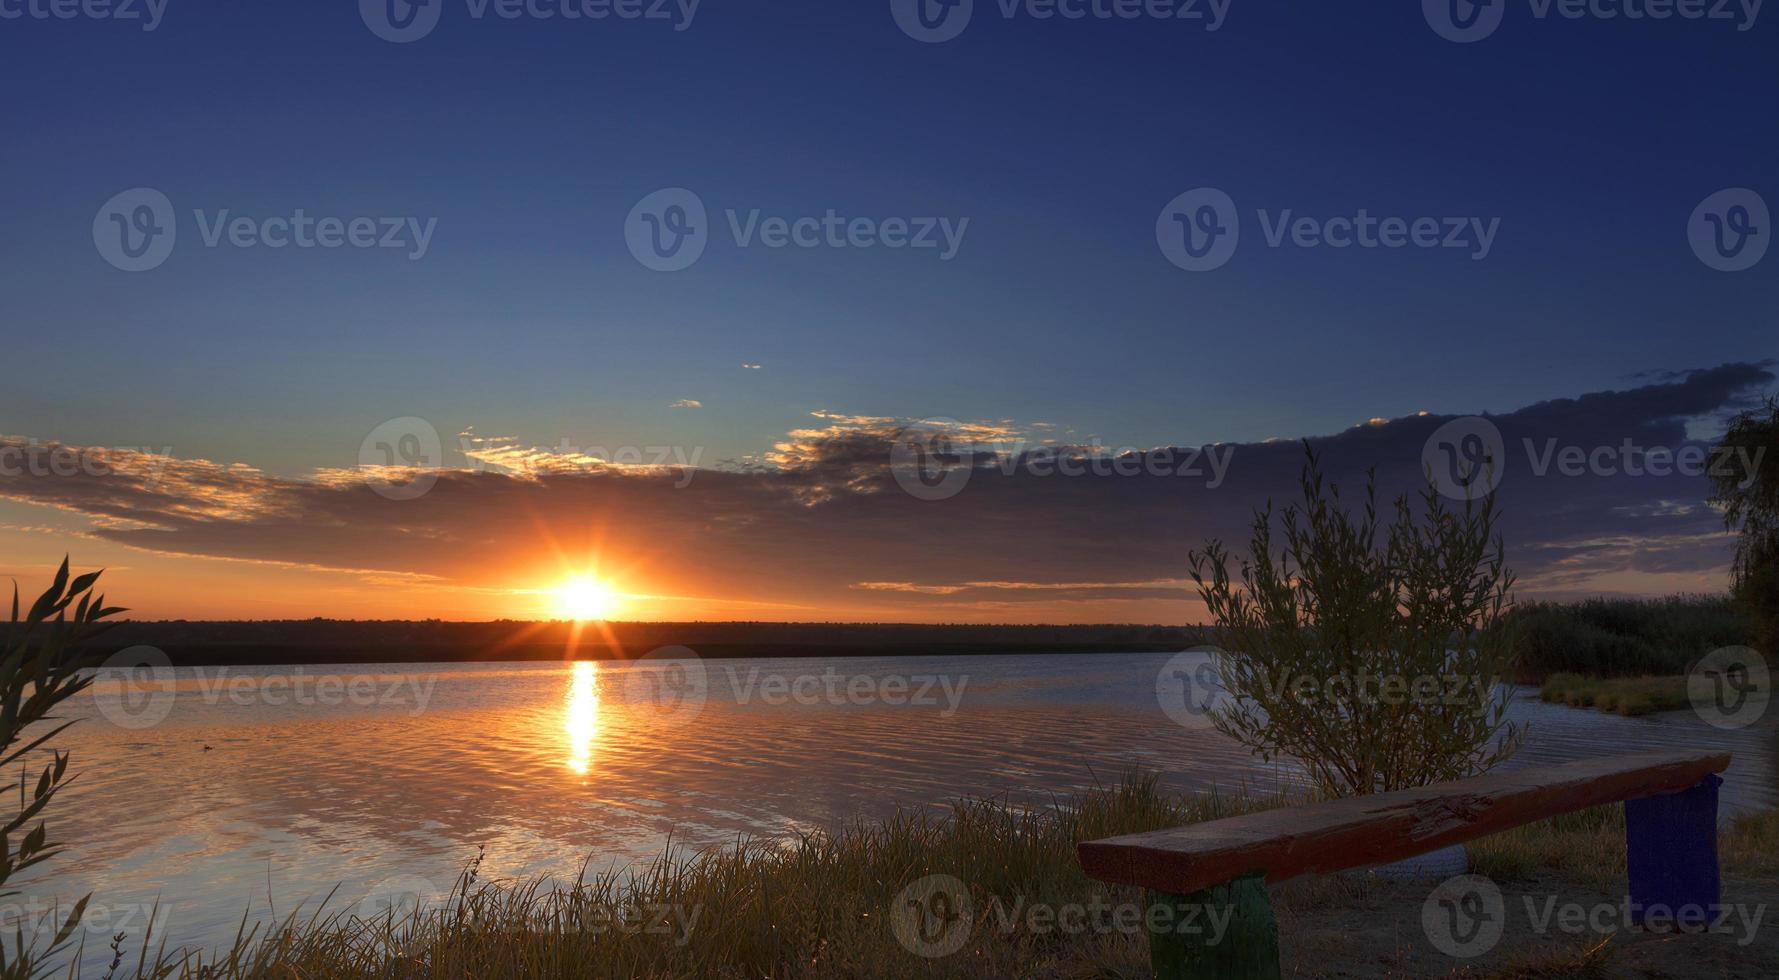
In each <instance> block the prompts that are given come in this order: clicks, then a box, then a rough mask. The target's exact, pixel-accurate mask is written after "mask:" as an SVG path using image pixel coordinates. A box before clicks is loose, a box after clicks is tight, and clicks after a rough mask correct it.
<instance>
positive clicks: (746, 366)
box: [742, 364, 765, 371]
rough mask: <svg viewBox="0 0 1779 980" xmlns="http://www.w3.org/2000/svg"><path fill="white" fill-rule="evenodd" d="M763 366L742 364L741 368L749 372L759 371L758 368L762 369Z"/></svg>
mask: <svg viewBox="0 0 1779 980" xmlns="http://www.w3.org/2000/svg"><path fill="white" fill-rule="evenodd" d="M764 366H765V365H763V364H743V365H742V367H743V368H745V369H746V370H749V371H758V370H760V368H762V367H764Z"/></svg>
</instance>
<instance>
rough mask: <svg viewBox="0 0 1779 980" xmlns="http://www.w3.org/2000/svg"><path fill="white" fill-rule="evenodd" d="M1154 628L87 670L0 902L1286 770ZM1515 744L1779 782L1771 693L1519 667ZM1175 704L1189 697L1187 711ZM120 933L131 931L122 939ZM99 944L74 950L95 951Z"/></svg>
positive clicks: (290, 888)
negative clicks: (1166, 676) (1170, 699)
mask: <svg viewBox="0 0 1779 980" xmlns="http://www.w3.org/2000/svg"><path fill="white" fill-rule="evenodd" d="M1180 663H1181V662H1179V661H1174V660H1172V658H1170V657H1169V656H1168V655H1166V654H1156V655H1129V654H1105V655H1045V656H985V657H903V658H894V659H888V658H883V659H837V658H836V659H827V658H822V659H779V660H764V659H756V660H727V661H725V660H709V661H703V662H698V661H695V660H692V661H686V662H672V663H644V664H643V665H640V666H639V665H637V664H623V663H576V664H564V663H532V664H437V665H428V664H420V665H414V664H402V665H376V664H372V665H362V666H357V667H343V668H342V667H311V668H299V667H277V668H180V669H178V670H177V671H171V670H169V671H167V672H166V676H165V677H162V678H158V679H156V680H155V681H154V683H152V684H147V685H130V686H126V685H124V684H122V683H120V682H119V681H118V680H116V679H114V678H102V679H101V681H100V683H99V684H97V685H95V688H94V692H93V693H92V694H91V695H87V694H83V695H81V696H80V697H79V698H78V699H77V700H76V701H75V702H74V704H73V706H72V710H71V711H69V712H68V714H69V715H70V716H72V717H78V718H80V719H81V720H80V722H79V724H77V725H75V726H74V727H73V728H72V729H70V730H69V731H68V732H66V733H64V735H63V736H61V737H60V738H59V739H58V741H57V744H58V747H60V748H62V749H65V750H68V751H71V752H72V753H73V761H72V764H71V765H72V768H73V769H74V770H76V771H78V772H79V773H80V775H79V777H78V779H77V780H76V781H75V782H74V783H73V784H72V786H71V787H70V788H69V789H68V790H67V791H66V794H65V795H64V796H62V797H60V798H59V799H58V801H57V804H56V806H55V809H54V811H53V813H54V817H53V818H52V819H51V821H50V829H51V831H52V837H53V838H54V839H57V840H61V841H65V842H68V843H69V844H70V845H71V847H70V849H69V850H68V851H67V852H66V853H64V854H63V855H61V856H60V857H59V858H57V859H55V860H54V862H53V865H52V866H53V867H54V869H55V871H56V877H57V880H58V882H59V883H60V884H59V886H58V887H59V888H60V890H61V894H60V895H59V896H58V895H56V894H55V893H53V892H52V891H51V890H50V889H48V888H46V887H45V886H43V885H35V886H34V885H30V884H27V885H25V886H24V893H23V894H21V895H19V896H14V897H13V898H12V899H7V900H3V901H0V906H4V907H0V913H4V914H5V916H6V919H5V924H6V926H7V928H9V929H10V928H11V926H12V924H13V923H14V922H17V921H19V920H21V919H23V920H27V921H31V922H40V921H41V920H42V918H43V916H44V911H45V909H46V908H47V907H48V906H49V905H50V904H51V903H52V902H53V901H54V900H55V899H56V898H57V897H60V898H63V899H66V898H68V897H71V896H78V895H79V894H81V893H84V892H86V891H89V890H90V891H93V892H95V893H96V894H95V896H94V899H93V903H94V904H93V910H94V911H93V914H92V915H91V916H90V917H89V924H88V930H89V931H88V943H89V946H95V947H102V946H103V945H104V944H105V943H107V942H109V940H110V934H111V933H114V932H117V931H124V932H126V933H127V934H129V935H130V937H131V939H132V940H134V941H135V942H136V943H137V944H138V945H139V943H140V939H139V932H140V927H141V926H142V925H144V924H146V922H147V919H148V908H149V906H151V905H152V904H153V903H154V902H155V900H156V898H157V896H158V898H159V900H160V903H161V912H160V918H159V921H160V923H161V926H162V927H164V928H165V929H166V930H167V931H168V932H169V933H170V934H171V936H172V939H173V941H174V942H175V943H184V944H197V945H204V946H211V945H215V944H216V943H219V942H222V941H225V940H226V939H227V938H228V937H230V936H232V935H233V933H234V931H235V928H236V926H237V925H238V923H239V922H240V919H241V916H242V913H243V911H245V912H247V914H248V915H249V917H250V918H255V919H258V918H264V917H268V916H271V915H278V916H282V915H285V914H288V913H289V912H291V911H293V910H295V909H297V908H298V907H304V908H312V907H313V906H314V904H315V903H316V902H317V901H318V900H319V899H320V898H321V896H323V895H325V894H326V893H327V892H328V891H329V890H330V889H332V888H334V887H335V886H336V885H337V886H339V891H338V893H337V894H336V896H335V898H334V904H336V905H343V906H348V907H356V906H358V904H359V903H360V902H361V901H363V900H366V899H367V897H370V898H371V899H372V900H374V897H375V896H376V895H379V894H383V893H386V892H389V891H392V890H393V891H397V892H400V891H403V890H406V891H410V892H416V891H426V890H428V889H430V890H433V891H434V892H436V893H442V892H444V891H446V890H447V889H448V888H449V887H450V884H451V882H452V881H453V880H454V878H455V875H456V874H457V873H458V871H459V870H460V869H461V868H462V867H463V866H464V864H465V863H466V862H468V861H469V860H471V859H472V858H474V857H475V855H476V853H477V848H478V847H484V846H485V847H486V856H485V859H484V862H483V865H482V873H483V875H484V876H485V877H493V878H496V879H501V878H513V877H522V876H527V875H533V874H541V873H555V874H560V875H568V876H572V875H573V874H574V873H575V872H576V871H577V870H578V868H579V867H580V865H581V863H582V861H583V860H584V859H587V858H591V859H592V863H593V866H594V867H596V868H609V867H613V866H623V865H626V864H631V863H635V862H640V861H646V860H648V859H650V858H652V857H654V856H656V855H658V854H659V853H660V852H661V850H662V848H663V847H664V846H665V844H666V842H667V841H668V840H669V839H670V838H671V839H672V841H673V842H674V844H675V845H676V846H685V847H702V846H711V845H722V844H725V843H732V842H733V841H734V840H735V839H736V837H737V836H738V835H762V834H764V835H772V834H791V833H797V832H807V831H814V830H818V829H821V828H825V827H830V826H833V825H834V824H835V823H836V822H839V821H844V820H848V819H851V818H853V817H856V816H866V817H875V816H882V815H884V814H887V813H889V812H890V811H892V810H893V809H894V808H895V807H897V806H932V805H939V804H942V803H943V802H944V801H946V800H948V799H951V798H954V797H957V796H959V795H966V794H967V795H1007V796H1010V797H1012V798H1013V799H1015V800H1018V801H1031V802H1034V803H1042V802H1044V801H1046V800H1048V799H1049V798H1050V797H1051V794H1066V793H1068V792H1070V791H1073V790H1078V789H1081V788H1083V787H1087V786H1090V785H1093V784H1094V783H1095V782H1101V783H1108V782H1115V781H1116V780H1117V779H1118V777H1119V775H1120V773H1121V772H1122V771H1124V770H1125V769H1126V768H1128V767H1131V766H1141V767H1145V768H1150V769H1154V770H1157V771H1160V772H1162V773H1163V774H1165V778H1166V780H1167V782H1169V783H1170V784H1173V785H1176V786H1179V787H1183V788H1203V787H1209V786H1213V785H1217V786H1223V787H1231V786H1235V785H1237V784H1240V783H1246V784H1248V785H1251V786H1255V787H1257V788H1261V789H1267V788H1273V787H1276V786H1278V785H1279V783H1280V782H1281V781H1285V782H1294V781H1295V780H1296V778H1297V777H1296V774H1295V773H1294V772H1292V771H1291V770H1289V769H1282V768H1277V767H1270V766H1266V765H1262V764H1259V763H1258V762H1256V761H1255V760H1254V759H1253V758H1252V757H1251V756H1249V754H1248V753H1247V752H1246V751H1245V750H1243V749H1242V748H1240V747H1239V746H1237V745H1235V744H1234V743H1233V742H1231V741H1230V740H1228V739H1226V738H1224V737H1223V736H1221V735H1219V734H1217V733H1216V732H1215V731H1212V730H1210V729H1209V728H1208V725H1206V724H1205V723H1204V721H1203V719H1202V718H1201V717H1197V716H1195V715H1191V714H1189V713H1187V712H1184V711H1183V710H1181V709H1182V705H1181V704H1178V703H1176V704H1174V705H1172V706H1171V707H1172V712H1171V715H1170V712H1169V711H1165V710H1164V708H1163V705H1162V701H1163V700H1165V698H1158V696H1157V684H1158V682H1157V677H1158V675H1160V674H1162V673H1163V668H1164V667H1168V668H1170V671H1169V673H1170V674H1171V672H1172V670H1171V669H1172V668H1174V667H1178V666H1180ZM1511 717H1512V718H1514V719H1515V720H1518V721H1522V722H1527V723H1530V725H1531V732H1532V734H1531V737H1530V739H1529V741H1528V743H1527V744H1526V746H1525V748H1524V749H1523V750H1522V752H1521V753H1520V755H1519V756H1518V757H1517V758H1516V759H1515V760H1514V762H1513V763H1512V764H1514V765H1526V764H1536V763H1550V762H1557V761H1565V760H1570V759H1578V758H1586V757H1591V756H1598V755H1603V754H1611V753H1617V752H1626V751H1635V750H1641V749H1668V750H1673V749H1688V748H1701V749H1703V748H1713V749H1726V750H1729V751H1732V752H1734V753H1735V756H1736V760H1735V763H1734V765H1733V766H1732V767H1731V769H1730V771H1729V773H1728V774H1727V779H1728V783H1727V784H1726V786H1725V801H1726V805H1727V807H1728V808H1730V809H1735V808H1740V807H1752V806H1772V805H1775V804H1779V789H1776V788H1775V783H1776V782H1779V781H1776V780H1775V778H1774V775H1775V772H1774V758H1775V750H1776V748H1779V734H1776V729H1775V726H1774V724H1773V721H1774V720H1773V719H1772V718H1769V719H1768V720H1767V721H1766V722H1764V723H1763V724H1762V725H1761V726H1756V727H1755V728H1752V729H1747V730H1743V731H1725V730H1720V729H1717V728H1712V727H1709V726H1707V725H1705V724H1704V723H1702V722H1701V721H1699V720H1698V719H1697V718H1696V717H1694V716H1692V714H1691V713H1690V712H1682V713H1675V714H1671V715H1666V716H1661V717H1654V718H1644V719H1629V718H1620V717H1617V716H1613V715H1606V714H1601V713H1597V712H1587V711H1577V710H1574V709H1569V708H1558V707H1553V706H1549V705H1544V704H1542V703H1540V702H1538V701H1537V700H1536V696H1535V693H1534V692H1532V691H1531V690H1530V689H1520V690H1517V691H1516V692H1515V700H1514V703H1513V706H1512V709H1511ZM1182 722H1183V723H1182ZM126 948H129V949H131V953H132V955H133V948H131V947H129V941H126ZM98 952H102V950H97V949H95V950H90V951H89V956H90V955H92V954H96V953H98Z"/></svg>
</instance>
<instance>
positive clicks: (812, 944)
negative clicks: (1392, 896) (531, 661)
mask: <svg viewBox="0 0 1779 980" xmlns="http://www.w3.org/2000/svg"><path fill="white" fill-rule="evenodd" d="M1285 802H1287V800H1286V799H1285V797H1284V796H1283V795H1270V796H1269V795H1261V794H1255V793H1249V792H1245V791H1237V792H1235V793H1231V794H1219V793H1207V794H1200V795H1193V796H1181V795H1177V794H1173V793H1169V792H1167V791H1165V790H1163V789H1162V788H1161V786H1160V785H1159V781H1158V780H1157V778H1156V777H1155V776H1153V775H1138V774H1130V775H1128V776H1126V777H1125V778H1124V779H1122V780H1121V781H1120V782H1119V783H1118V784H1117V785H1115V786H1112V787H1103V788H1096V789H1093V790H1090V791H1088V792H1084V793H1082V794H1080V795H1078V796H1075V797H1073V798H1071V799H1067V800H1055V801H1052V802H1051V803H1050V804H1048V805H1045V806H1041V807H1022V806H1014V805H1011V804H1009V803H1008V802H1007V801H1005V800H982V799H972V800H962V801H959V802H957V803H955V804H952V805H951V806H949V807H947V808H942V809H905V810H903V811H901V812H899V813H897V814H896V815H894V816H893V817H891V818H889V819H887V820H883V821H864V820H860V821H856V822H854V823H851V824H849V825H847V826H845V827H843V828H841V829H839V830H838V831H836V832H834V833H831V834H808V835H803V836H799V837H795V838H790V839H786V840H747V839H743V840H738V841H737V842H736V843H735V844H734V845H733V846H730V847H725V848H720V849H713V850H708V851H702V852H696V853H684V852H673V851H670V852H669V853H668V854H667V855H666V856H664V857H662V858H660V859H659V860H657V861H655V862H654V863H653V864H651V865H649V866H648V867H646V868H642V869H639V870H635V871H624V872H596V871H592V870H590V868H589V867H583V869H582V870H581V873H580V874H579V875H578V876H576V877H575V878H574V879H573V880H570V881H564V880H555V879H548V878H545V879H534V880H530V881H522V882H495V881H487V880H483V879H482V877H481V874H480V861H479V859H478V860H477V861H476V862H474V863H472V864H471V865H470V866H469V867H468V868H466V869H465V871H464V872H463V874H462V875H461V876H460V877H459V878H458V880H457V883H456V886H455V887H454V888H453V890H452V893H451V895H450V897H449V898H448V899H446V900H445V901H443V902H441V903H438V904H436V905H432V906H427V907H423V908H415V909H409V910H407V911H406V912H405V913H403V914H396V913H393V912H392V913H388V914H385V915H382V916H376V917H372V918H369V919H366V918H362V917H360V916H358V915H356V914H354V910H353V909H351V908H338V909H334V910H332V911H328V910H327V904H326V903H324V904H323V907H322V910H320V911H315V912H312V913H310V914H309V915H308V916H307V917H302V918H299V917H296V916H292V917H290V918H287V919H285V920H284V921H282V922H280V923H276V924H274V925H272V926H270V927H269V929H261V928H257V927H253V926H250V925H248V924H247V923H246V922H245V921H243V924H242V927H241V929H240V932H239V934H238V935H237V937H236V940H235V941H234V942H233V943H232V944H231V945H230V946H228V947H227V948H222V949H217V950H214V951H208V952H203V953H198V952H189V951H188V952H175V951H169V950H167V949H165V948H160V949H157V950H155V952H153V953H152V954H151V953H150V952H148V950H147V948H146V947H148V946H152V945H153V944H154V943H155V942H156V940H154V939H153V938H152V937H151V938H150V939H149V940H148V942H147V943H145V948H144V949H142V950H137V951H135V953H136V955H135V957H134V961H133V962H132V961H131V958H130V957H128V956H126V957H124V961H123V962H122V963H121V964H120V965H119V968H118V969H117V971H116V972H115V974H114V975H111V976H113V977H114V978H124V977H130V976H135V977H153V978H161V977H188V978H262V977H263V978H318V977H327V978H342V980H346V978H418V977H477V978H508V977H511V978H520V977H542V978H551V977H589V976H598V977H632V976H634V977H651V978H678V977H735V978H740V977H748V978H756V977H790V978H801V977H938V976H946V977H954V976H981V977H1007V976H1021V977H1042V976H1054V977H1082V976H1118V975H1128V974H1131V973H1133V972H1138V973H1140V972H1141V971H1142V970H1143V969H1145V968H1146V966H1147V962H1148V946H1147V939H1146V938H1145V937H1143V936H1141V935H1135V936H1133V935H1129V934H1127V933H1123V932H1118V931H1111V930H1106V931H1100V932H1090V933H1086V934H1082V933H1078V932H1077V933H1073V934H1070V933H1067V932H1062V931H1058V930H1043V929H1040V930H1033V929H1030V928H1028V927H1027V926H1028V923H1027V922H1026V921H1024V920H1023V919H1020V918H1018V917H1017V916H1016V915H1013V914H1012V913H1011V912H1010V911H1009V910H1016V909H1019V908H1030V907H1031V906H1032V905H1034V904H1038V903H1043V904H1047V905H1051V906H1056V907H1061V906H1064V905H1070V904H1079V905H1085V904H1088V903H1091V902H1095V901H1098V902H1101V903H1120V902H1138V901H1141V896H1140V895H1139V894H1138V893H1136V892H1135V891H1134V890H1123V889H1112V888H1110V887H1109V886H1106V885H1104V884H1101V883H1098V882H1094V881H1091V880H1089V879H1088V878H1086V877H1085V876H1084V875H1083V874H1082V873H1081V869H1080V865H1079V864H1078V863H1077V861H1076V857H1075V844H1076V843H1077V842H1079V841H1081V840H1091V839H1095V838H1099V837H1108V836H1112V835H1115V834H1122V833H1135V832H1139V831H1144V830H1154V829H1159V828H1162V827H1171V826H1179V825H1181V824H1185V823H1191V822H1195V821H1201V820H1208V819H1214V818H1216V817H1221V816H1227V815H1231V814H1235V813H1240V812H1248V811H1252V810H1255V809H1260V808H1264V807H1267V806H1275V805H1281V804H1283V803H1285ZM928 875H950V876H953V877H955V878H956V879H958V880H960V881H962V882H964V883H965V884H966V885H967V887H968V889H969V892H970V897H971V900H972V901H971V905H972V907H973V908H974V911H975V926H974V928H973V929H972V930H971V933H970V935H971V939H970V941H969V943H968V944H967V945H966V947H965V948H964V949H963V950H961V951H959V952H957V953H955V954H952V955H949V956H946V957H944V958H943V959H929V958H926V957H923V956H921V955H918V954H917V952H915V951H912V950H910V949H909V948H908V947H907V946H905V945H903V943H902V942H900V941H899V940H898V939H897V938H896V936H895V934H894V930H893V929H892V928H891V924H890V918H891V915H892V911H893V909H892V906H893V905H894V903H895V901H896V900H897V896H898V893H899V892H900V891H901V890H902V889H903V888H904V887H905V886H907V885H908V884H910V883H911V882H914V881H916V880H918V879H921V878H923V877H926V876H928Z"/></svg>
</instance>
